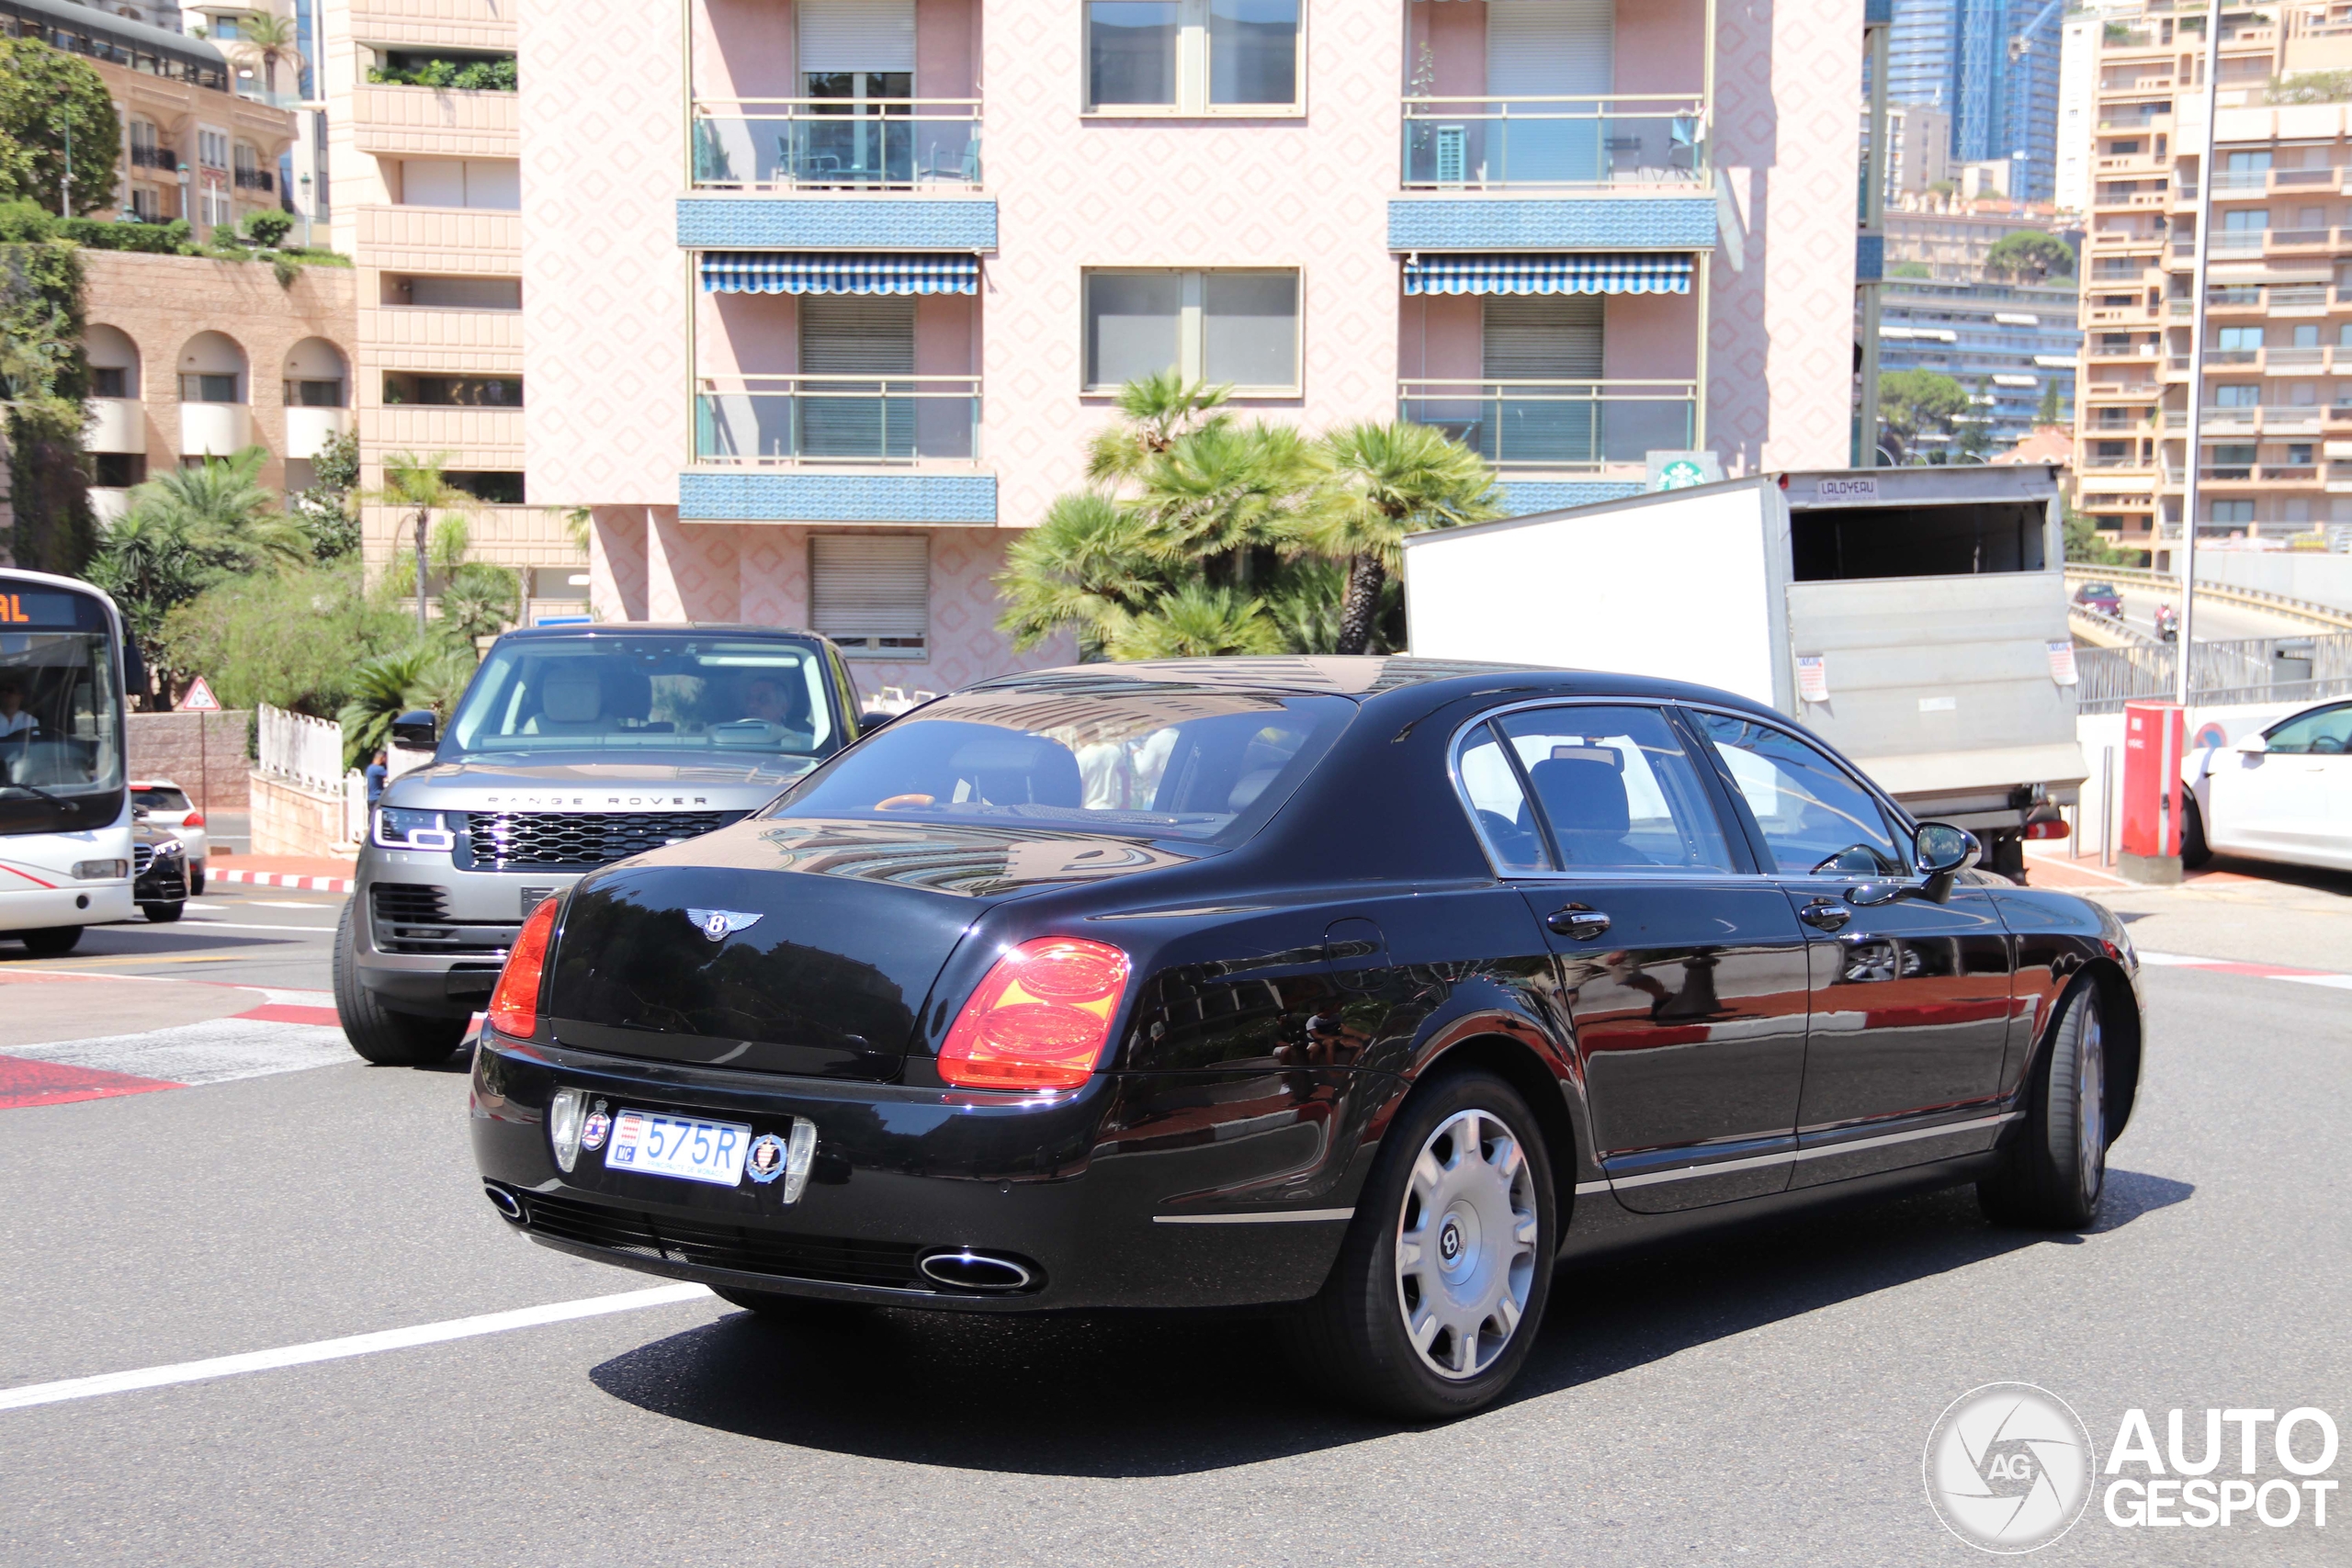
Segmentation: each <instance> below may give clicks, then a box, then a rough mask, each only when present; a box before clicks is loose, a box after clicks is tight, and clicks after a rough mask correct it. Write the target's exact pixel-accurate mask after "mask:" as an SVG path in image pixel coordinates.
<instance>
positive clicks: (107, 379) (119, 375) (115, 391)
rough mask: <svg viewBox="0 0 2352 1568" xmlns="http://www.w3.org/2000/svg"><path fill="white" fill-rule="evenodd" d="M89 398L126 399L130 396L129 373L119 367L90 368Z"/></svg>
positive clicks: (101, 366)
mask: <svg viewBox="0 0 2352 1568" xmlns="http://www.w3.org/2000/svg"><path fill="white" fill-rule="evenodd" d="M90 396H92V397H94V398H127V397H129V396H130V370H129V369H128V368H126V367H123V366H119V365H93V366H91V367H90Z"/></svg>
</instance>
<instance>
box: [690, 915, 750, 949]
mask: <svg viewBox="0 0 2352 1568" xmlns="http://www.w3.org/2000/svg"><path fill="white" fill-rule="evenodd" d="M686 919H690V920H692V921H693V922H694V923H695V925H697V926H699V927H701V928H702V934H703V935H705V936H707V937H708V938H709V939H710V940H711V941H713V942H725V941H726V940H727V939H728V938H729V937H730V936H732V935H734V934H735V933H736V932H737V931H748V930H750V929H751V928H752V926H754V925H756V924H758V923H759V919H760V917H759V916H758V915H756V914H752V915H747V914H745V913H743V911H742V910H741V909H688V910H687V911H686Z"/></svg>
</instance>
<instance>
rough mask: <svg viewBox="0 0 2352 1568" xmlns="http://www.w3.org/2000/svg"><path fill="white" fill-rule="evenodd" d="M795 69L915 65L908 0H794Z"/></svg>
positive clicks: (905, 67) (910, 2) (813, 70)
mask: <svg viewBox="0 0 2352 1568" xmlns="http://www.w3.org/2000/svg"><path fill="white" fill-rule="evenodd" d="M797 9H798V10H799V13H800V69H801V72H802V73H804V74H809V73H822V72H831V71H906V72H912V71H913V70H914V68H915V5H914V0H799V6H798V7H797Z"/></svg>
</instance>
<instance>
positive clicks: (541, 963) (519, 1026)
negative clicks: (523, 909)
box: [490, 898, 559, 1040]
mask: <svg viewBox="0 0 2352 1568" xmlns="http://www.w3.org/2000/svg"><path fill="white" fill-rule="evenodd" d="M558 902H559V900H557V899H553V898H546V899H542V900H540V903H539V907H538V908H536V909H534V910H532V911H531V918H530V919H527V920H525V921H524V922H523V931H522V934H521V935H519V936H517V937H516V938H515V946H514V949H513V950H512V951H511V952H509V953H507V955H506V967H505V968H504V969H502V970H501V971H499V975H498V989H497V990H495V991H493V992H492V993H491V997H490V1026H491V1027H492V1029H495V1030H496V1031H498V1032H500V1033H501V1034H511V1035H513V1036H514V1037H515V1039H517V1040H528V1039H529V1038H530V1037H531V1036H532V1035H534V1034H537V1032H539V979H540V976H543V975H545V974H546V973H547V967H548V934H549V933H550V932H552V931H554V930H555V907H556V904H557V903H558Z"/></svg>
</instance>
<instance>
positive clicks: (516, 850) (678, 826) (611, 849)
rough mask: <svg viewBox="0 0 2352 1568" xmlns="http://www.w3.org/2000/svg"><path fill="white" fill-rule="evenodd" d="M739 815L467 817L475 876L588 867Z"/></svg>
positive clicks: (658, 813) (598, 813) (501, 813)
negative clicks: (490, 872) (477, 873)
mask: <svg viewBox="0 0 2352 1568" xmlns="http://www.w3.org/2000/svg"><path fill="white" fill-rule="evenodd" d="M742 815H743V813H742V812H741V811H476V812H471V813H469V814H468V816H467V818H466V845H467V848H468V849H469V850H470V851H471V852H472V855H473V865H472V868H471V869H473V870H475V871H537V870H543V869H549V868H553V867H558V866H563V867H579V868H587V867H594V866H600V865H610V864H611V863H613V862H615V861H616V860H624V859H627V858H628V856H630V855H634V854H642V853H644V852H646V851H647V850H658V849H660V848H661V847H662V845H664V844H672V843H676V842H677V841H678V840H682V839H696V838H700V837H701V836H702V835H703V834H705V833H707V832H709V831H710V830H711V829H714V828H724V827H725V826H727V824H729V822H732V821H734V820H736V819H737V818H741V816H742Z"/></svg>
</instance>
